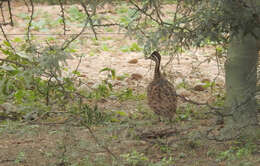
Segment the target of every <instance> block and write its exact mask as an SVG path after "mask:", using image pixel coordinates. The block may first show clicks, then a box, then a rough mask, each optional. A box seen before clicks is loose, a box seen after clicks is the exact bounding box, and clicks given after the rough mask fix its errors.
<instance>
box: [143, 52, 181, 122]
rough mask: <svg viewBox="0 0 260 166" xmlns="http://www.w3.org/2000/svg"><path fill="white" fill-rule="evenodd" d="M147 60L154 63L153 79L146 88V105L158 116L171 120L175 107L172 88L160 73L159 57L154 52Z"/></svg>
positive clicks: (174, 94)
mask: <svg viewBox="0 0 260 166" xmlns="http://www.w3.org/2000/svg"><path fill="white" fill-rule="evenodd" d="M149 59H151V60H153V61H155V64H156V65H155V71H154V78H153V80H152V82H151V83H150V84H149V85H148V87H147V98H148V105H149V106H150V107H151V109H152V110H153V111H154V112H155V113H156V114H157V115H160V116H163V117H167V118H168V119H170V120H171V119H172V118H173V116H174V114H175V112H176V107H177V96H176V91H175V88H174V86H173V85H172V84H171V83H170V82H169V81H168V80H167V79H166V78H165V77H164V76H162V75H161V73H160V61H161V56H160V54H159V53H158V52H157V51H154V52H153V53H152V54H151V56H150V57H149Z"/></svg>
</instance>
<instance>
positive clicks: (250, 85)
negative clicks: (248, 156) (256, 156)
mask: <svg viewBox="0 0 260 166" xmlns="http://www.w3.org/2000/svg"><path fill="white" fill-rule="evenodd" d="M257 43H258V42H257V39H256V38H255V37H253V36H252V35H250V34H248V35H246V36H244V34H242V33H240V34H237V35H236V36H234V37H233V38H232V40H231V42H230V44H229V49H228V58H227V61H226V63H225V74H226V76H225V77H226V94H227V95H226V101H225V111H224V115H225V117H224V124H225V127H224V128H223V129H222V137H223V139H225V138H234V137H236V136H237V135H241V134H242V135H255V134H257V133H258V132H259V130H258V131H257V130H256V129H257V128H256V126H257V124H258V121H257V110H256V99H255V93H256V83H257V64H258V46H257Z"/></svg>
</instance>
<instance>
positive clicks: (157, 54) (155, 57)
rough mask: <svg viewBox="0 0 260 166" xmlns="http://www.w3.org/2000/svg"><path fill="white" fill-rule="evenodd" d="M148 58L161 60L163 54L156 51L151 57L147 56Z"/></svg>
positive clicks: (156, 60)
mask: <svg viewBox="0 0 260 166" xmlns="http://www.w3.org/2000/svg"><path fill="white" fill-rule="evenodd" d="M147 59H151V60H153V61H155V62H160V61H161V55H160V54H159V52H157V51H154V52H153V53H152V54H151V55H150V56H149V57H147Z"/></svg>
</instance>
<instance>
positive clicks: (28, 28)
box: [26, 0, 34, 46]
mask: <svg viewBox="0 0 260 166" xmlns="http://www.w3.org/2000/svg"><path fill="white" fill-rule="evenodd" d="M30 4H31V16H30V20H29V23H28V27H27V33H26V35H27V40H26V41H28V42H29V44H30V46H32V43H31V39H30V33H31V26H32V21H33V15H34V4H33V1H32V0H30ZM28 11H29V6H28Z"/></svg>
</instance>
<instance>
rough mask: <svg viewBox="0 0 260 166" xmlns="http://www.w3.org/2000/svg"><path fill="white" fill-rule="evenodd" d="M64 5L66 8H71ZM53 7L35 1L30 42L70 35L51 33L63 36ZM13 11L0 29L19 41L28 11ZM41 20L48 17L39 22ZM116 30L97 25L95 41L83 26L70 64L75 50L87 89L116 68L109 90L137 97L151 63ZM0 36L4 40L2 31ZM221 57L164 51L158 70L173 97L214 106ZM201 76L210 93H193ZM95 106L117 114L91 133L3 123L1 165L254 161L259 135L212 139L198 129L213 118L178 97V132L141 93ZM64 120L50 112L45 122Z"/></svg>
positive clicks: (195, 165) (248, 164)
mask: <svg viewBox="0 0 260 166" xmlns="http://www.w3.org/2000/svg"><path fill="white" fill-rule="evenodd" d="M124 7H125V6H124ZM66 8H67V10H69V8H70V6H66ZM107 8H111V6H108V7H107ZM165 8H166V9H169V10H170V9H171V8H174V6H170V5H168V6H166V7H165ZM110 10H113V8H112V9H110ZM59 12H60V8H59V6H48V5H40V6H39V5H36V6H35V13H36V14H35V15H36V17H35V19H34V21H35V23H36V22H38V24H34V25H33V28H32V33H33V34H35V38H36V39H34V40H35V42H39V43H42V44H43V45H44V43H45V42H46V40H48V38H49V37H54V38H55V40H54V41H53V40H52V41H51V42H54V43H61V42H63V41H64V40H65V39H66V38H69V37H70V36H66V37H64V36H63V35H54V34H62V33H63V31H62V30H63V29H62V26H56V25H55V23H53V25H52V24H47V22H51V20H55V19H54V18H56V17H59V14H60V13H59ZM13 13H14V21H15V22H14V23H15V25H14V27H11V26H6V27H4V30H5V32H6V34H7V36H8V38H9V39H10V40H15V38H24V36H23V35H24V34H25V31H26V28H27V27H26V24H25V22H26V21H27V20H26V19H25V17H26V15H25V14H26V13H27V8H26V7H25V6H22V4H19V5H18V4H16V5H15V7H14V9H13ZM5 14H7V11H5ZM106 16H107V17H108V16H109V17H111V18H113V19H118V18H120V14H118V13H116V12H111V13H107V15H106ZM41 20H45V21H46V22H45V23H42V24H40V23H39V21H41ZM37 26H38V27H37ZM80 28H81V26H77V24H76V23H75V22H71V24H70V25H69V29H70V31H68V33H69V34H71V33H73V34H75V33H77V32H79V31H80ZM117 30H118V29H116V28H114V27H112V28H111V29H109V30H105V29H101V30H98V31H99V33H100V34H99V35H98V40H94V35H93V34H91V33H92V32H91V30H87V31H86V34H84V35H82V36H81V37H80V38H79V39H78V40H76V41H75V42H74V43H72V47H73V49H75V50H76V52H75V54H72V56H73V59H70V60H68V61H67V63H68V69H69V71H72V70H74V69H75V68H76V67H77V65H78V63H79V58H77V56H76V55H83V58H82V59H81V63H80V66H79V68H78V69H79V71H80V73H81V75H82V80H83V81H84V82H85V83H86V85H87V87H82V88H95V87H96V86H97V85H98V84H99V83H100V82H101V81H102V80H104V79H106V78H107V76H108V73H106V72H100V71H101V70H102V69H104V68H111V69H114V70H115V71H116V75H118V76H125V77H126V78H125V79H123V80H113V81H112V84H113V85H114V87H115V89H118V90H120V89H125V88H131V89H133V90H134V92H135V93H136V94H144V93H145V88H146V86H147V84H148V83H149V81H151V79H152V77H153V68H154V64H153V63H152V62H151V61H149V60H145V58H144V54H143V53H142V51H141V50H139V51H124V49H123V48H130V47H131V45H132V44H133V43H136V41H135V40H133V39H130V38H129V37H127V36H125V35H124V34H116V33H115V32H117ZM111 31H112V32H111ZM122 32H124V31H122ZM37 34H38V35H37ZM0 38H1V39H3V36H2V35H1V36H0ZM17 45H19V43H18V44H17ZM0 56H1V55H0ZM2 56H3V55H2ZM217 60H218V61H217ZM168 62H169V63H168ZM223 62H224V59H216V56H215V50H214V48H212V47H205V48H201V49H191V50H186V51H185V52H183V53H182V54H181V55H163V59H162V70H163V72H164V73H165V75H166V76H167V78H168V79H169V80H170V81H171V82H172V83H173V84H174V86H175V87H176V88H177V93H178V94H180V95H183V96H186V97H189V98H190V99H193V100H195V101H197V102H205V101H209V102H210V103H213V102H215V101H216V100H217V99H216V98H215V96H216V93H220V92H221V93H222V92H223V89H224V88H225V86H224V72H223ZM167 63H168V64H167ZM166 64H167V65H166ZM68 73H69V72H68ZM68 73H64V74H68ZM203 80H207V81H209V82H213V81H214V82H215V85H216V86H215V87H214V89H215V90H214V92H213V91H212V89H211V88H210V87H207V88H204V89H202V90H201V91H198V90H196V86H198V85H204V83H203ZM183 84H185V87H184V86H183ZM101 105H102V106H101V108H102V109H104V110H106V111H112V112H116V114H118V116H117V118H118V120H116V119H115V121H114V122H113V123H109V124H107V126H106V125H105V126H96V127H94V128H93V129H92V130H89V129H88V128H86V127H84V126H73V125H72V124H70V123H69V124H58V125H57V124H55V123H43V124H42V122H39V123H36V124H28V123H23V122H13V121H6V122H2V123H1V124H0V166H11V165H19V166H36V165H37V166H41V165H43V166H49V165H56V166H63V165H73V166H92V165H94V166H108V165H116V164H118V165H133V166H139V165H140V166H142V165H154V166H157V165H158V166H159V165H163V166H164V165H165V166H166V165H169V166H170V165H174V166H175V165H176V166H186V165H187V166H188V165H189V166H229V165H230V166H231V165H241V166H257V165H260V160H259V159H260V140H259V141H258V143H259V144H258V143H255V142H254V143H251V142H243V141H242V142H236V141H226V142H217V141H215V140H209V139H206V138H205V137H204V135H203V134H202V133H205V132H206V131H207V130H208V129H209V128H210V127H212V126H214V124H215V120H216V119H215V117H214V116H211V115H208V114H207V112H208V109H207V108H204V107H201V106H194V105H190V104H187V103H184V102H182V101H180V102H179V107H180V112H181V113H180V116H183V120H180V121H178V122H177V123H176V124H175V125H176V126H177V131H178V132H176V130H174V129H173V128H169V125H168V124H167V123H162V122H158V121H157V118H156V117H155V115H154V114H153V113H152V111H151V110H150V109H149V108H148V106H147V104H146V100H145V98H142V99H140V100H126V101H114V100H113V99H106V100H105V101H103V103H102V104H101ZM122 112H123V113H122ZM186 117H188V118H186ZM63 120H64V119H62V118H61V119H59V118H57V117H55V118H54V119H51V120H49V121H48V122H52V121H58V122H63ZM220 127H221V126H220ZM158 131H161V132H162V133H163V131H167V132H168V133H170V135H169V136H162V137H161V138H153V135H156V132H158ZM92 132H93V133H94V135H93V134H92ZM162 133H160V134H162ZM157 134H158V133H157ZM147 135H148V136H147ZM113 155H115V156H117V157H113ZM147 163H149V164H147Z"/></svg>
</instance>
